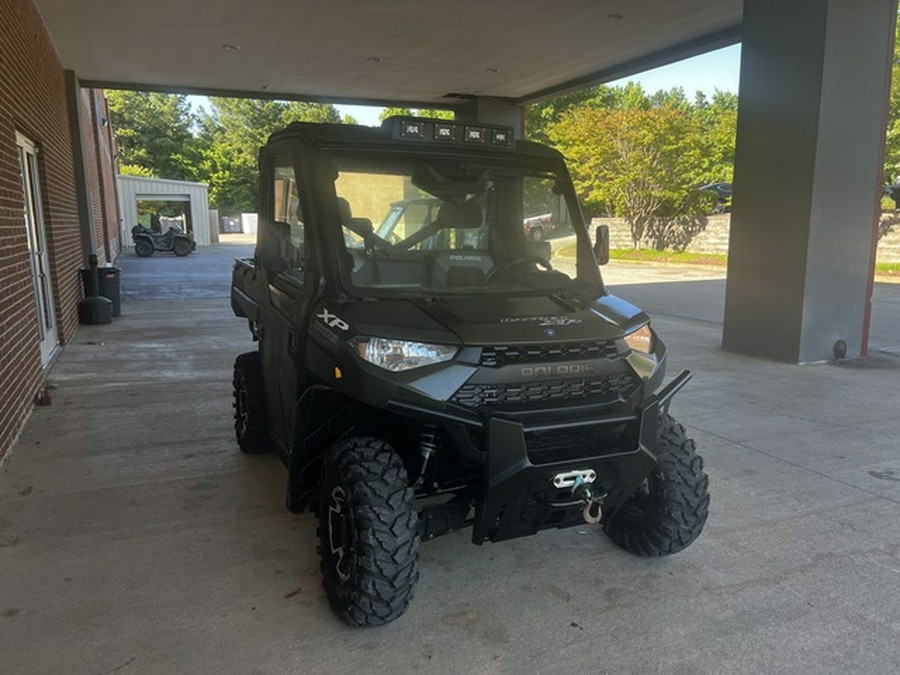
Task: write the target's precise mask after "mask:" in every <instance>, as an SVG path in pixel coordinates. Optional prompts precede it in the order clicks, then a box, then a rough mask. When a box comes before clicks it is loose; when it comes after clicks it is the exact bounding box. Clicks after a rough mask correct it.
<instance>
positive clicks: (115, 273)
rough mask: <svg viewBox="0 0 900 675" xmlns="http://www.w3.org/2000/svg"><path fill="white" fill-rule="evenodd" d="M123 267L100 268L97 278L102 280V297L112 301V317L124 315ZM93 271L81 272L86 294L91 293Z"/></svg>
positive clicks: (85, 270) (84, 270)
mask: <svg viewBox="0 0 900 675" xmlns="http://www.w3.org/2000/svg"><path fill="white" fill-rule="evenodd" d="M121 274H122V268H121V267H98V268H97V276H98V277H99V279H100V289H99V291H100V295H101V297H104V298H107V299H108V300H110V301H112V315H113V316H119V315H121V314H122V291H121V284H120V279H119V277H120V275H121ZM90 277H91V270H90V269H82V270H81V283H83V284H84V293H85V295H87V294H88V293H90V283H91V280H90Z"/></svg>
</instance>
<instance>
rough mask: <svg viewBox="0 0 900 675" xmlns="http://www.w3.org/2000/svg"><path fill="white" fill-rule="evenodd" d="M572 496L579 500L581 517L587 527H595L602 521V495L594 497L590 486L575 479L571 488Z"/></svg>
mask: <svg viewBox="0 0 900 675" xmlns="http://www.w3.org/2000/svg"><path fill="white" fill-rule="evenodd" d="M572 494H573V495H574V496H575V497H577V498H578V499H580V500H581V502H582V503H583V504H584V508H583V509H582V510H581V517H582V518H584V522H585V523H587V524H588V525H596V524H597V523H599V522H600V521H601V520H602V519H603V498H604V497H606V495H605V494H603V495H599V496H598V495H596V494H595V493H594V491H593V490H592V489H591V484H590V483H586V482H584V481H583V480H581V479H576V481H575V486H574V487H573V488H572Z"/></svg>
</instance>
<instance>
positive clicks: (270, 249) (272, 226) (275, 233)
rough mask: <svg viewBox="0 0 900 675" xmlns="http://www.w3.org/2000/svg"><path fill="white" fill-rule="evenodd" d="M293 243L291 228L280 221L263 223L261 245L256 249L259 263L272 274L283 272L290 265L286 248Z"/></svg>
mask: <svg viewBox="0 0 900 675" xmlns="http://www.w3.org/2000/svg"><path fill="white" fill-rule="evenodd" d="M290 241H291V226H290V225H289V224H288V223H284V222H282V221H280V220H275V221H272V222H270V223H263V225H262V232H260V238H259V245H258V246H257V249H256V255H257V262H258V263H259V265H260V266H261V267H263V268H264V269H267V270H269V271H270V272H283V271H284V270H286V269H287V267H288V264H287V260H286V258H285V255H284V254H285V248H286V246H287V244H289V243H290Z"/></svg>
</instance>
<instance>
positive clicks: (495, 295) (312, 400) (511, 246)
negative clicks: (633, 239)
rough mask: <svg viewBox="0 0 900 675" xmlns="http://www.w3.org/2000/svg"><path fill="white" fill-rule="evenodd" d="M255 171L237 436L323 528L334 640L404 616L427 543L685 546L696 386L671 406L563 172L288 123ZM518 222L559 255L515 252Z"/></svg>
mask: <svg viewBox="0 0 900 675" xmlns="http://www.w3.org/2000/svg"><path fill="white" fill-rule="evenodd" d="M260 169H261V181H260V186H261V189H260V195H259V203H258V208H259V215H260V228H259V235H258V243H257V248H256V253H255V256H254V258H253V259H252V260H251V259H248V260H237V261H236V263H235V268H234V279H233V287H232V295H231V302H232V307H233V309H234V312H235V314H236V315H237V316H239V317H245V318H246V319H247V320H248V321H249V326H250V331H251V333H252V335H253V338H254V339H255V340H257V341H258V342H259V348H258V350H254V351H251V352H248V353H246V354H241V355H240V356H238V357H237V361H236V362H235V367H234V397H235V400H234V408H235V429H236V432H237V440H238V443H239V445H240V447H241V449H242V450H244V451H245V452H249V453H259V452H266V451H269V450H270V449H274V450H275V451H276V452H277V453H278V454H279V456H280V457H281V459H282V460H283V462H284V463H285V465H286V466H287V469H288V478H287V495H286V501H287V508H288V509H289V510H290V511H292V512H295V513H298V512H302V511H304V510H312V511H315V512H316V514H317V516H318V535H319V540H320V553H321V568H322V574H323V576H324V585H325V590H326V594H327V597H328V600H329V602H330V604H331V607H332V609H333V610H334V613H335V614H336V615H337V616H338V617H339V618H340V619H341V620H342V621H344V622H346V623H348V624H351V625H358V626H362V625H368V626H374V625H379V624H384V623H386V622H388V621H391V620H393V619H396V618H397V617H398V616H400V615H401V614H402V613H403V612H404V611H405V610H406V608H407V606H408V605H409V602H410V600H411V598H412V594H413V588H414V586H415V584H416V581H417V579H418V576H419V564H418V550H419V544H420V542H421V541H422V540H427V539H431V538H433V537H436V536H439V535H441V534H445V533H448V532H453V531H455V530H458V529H461V528H464V527H471V528H472V540H473V541H474V542H475V543H476V544H481V543H483V542H486V541H492V542H498V541H503V540H505V539H510V538H513V537H521V536H524V535H529V534H534V533H536V532H538V531H539V530H542V529H546V528H561V527H568V526H572V525H579V524H581V525H584V523H585V522H588V523H595V522H599V523H600V524H602V527H603V530H604V531H605V532H606V533H607V534H608V535H609V536H610V537H611V539H612V540H613V541H614V542H615V543H616V544H618V545H620V546H622V547H623V548H625V549H626V550H628V551H630V552H632V553H636V554H638V555H642V556H662V555H668V554H671V553H676V552H678V551H680V550H682V549H683V548H685V547H686V546H688V545H689V544H690V543H691V542H693V541H694V540H695V539H696V538H697V536H698V535H699V534H700V531H701V530H702V529H703V525H704V523H705V522H706V517H707V509H708V504H709V496H708V494H707V478H706V475H705V474H704V472H703V461H702V459H701V458H700V456H699V455H698V454H697V452H696V448H695V445H694V442H693V441H692V440H691V439H690V438H688V437H687V435H686V433H685V429H684V427H683V426H681V425H680V424H678V423H677V422H676V421H675V420H674V419H672V417H670V416H669V414H668V409H669V405H670V402H671V400H672V397H673V395H674V394H675V393H676V392H677V391H678V390H679V389H680V388H681V387H682V386H683V385H684V384H685V383H686V382H687V381H688V379H689V378H690V374H689V373H688V372H687V371H685V372H682V373H681V374H679V375H678V376H676V377H675V378H674V379H673V380H672V381H671V382H669V383H668V384H666V385H665V386H663V379H664V372H665V363H666V348H665V346H664V345H663V343H662V341H661V340H660V339H659V337H658V336H657V335H656V333H655V332H654V331H653V329H652V328H651V326H650V320H649V318H648V317H647V315H646V314H644V313H643V312H641V310H639V309H638V308H636V307H634V306H633V305H630V304H628V303H627V302H625V301H624V300H621V299H619V298H617V297H614V296H612V295H609V294H608V293H607V292H606V290H605V289H604V286H603V281H602V279H601V276H600V270H599V267H598V263H603V262H605V261H606V259H607V258H608V233H607V231H606V230H605V229H604V228H599V229H598V230H597V236H596V241H595V242H592V241H591V237H590V235H589V231H588V228H587V226H586V224H585V222H584V220H583V217H582V214H581V211H580V209H579V206H578V204H577V201H576V198H575V191H574V189H573V186H572V181H571V179H570V177H569V174H568V172H567V170H566V166H565V163H564V161H563V158H562V156H561V155H560V154H559V153H558V152H556V151H554V150H551V149H549V148H546V147H543V146H540V145H537V144H535V143H530V142H525V141H521V140H515V139H514V137H513V130H512V129H511V128H507V127H499V126H490V125H484V124H464V123H457V122H445V121H440V120H437V121H435V120H425V119H417V118H391V119H389V120H387V121H385V122H384V124H383V125H382V127H381V128H374V129H373V128H364V127H354V126H345V125H331V124H305V123H295V124H292V125H290V126H289V127H288V128H286V129H285V130H284V131H281V132H278V133H276V134H273V135H272V136H271V138H270V139H269V141H268V143H267V144H266V146H265V147H264V148H263V149H262V150H261V153H260ZM398 203H403V204H404V206H405V208H404V210H403V213H402V214H399V215H398V217H397V222H396V223H394V224H393V225H392V227H391V234H390V236H389V237H382V236H380V234H379V231H378V230H376V227H375V226H374V225H373V223H383V222H384V220H385V218H386V217H387V216H388V215H389V214H390V213H392V210H396V205H397V204H398ZM529 213H542V214H544V213H547V214H552V217H553V222H554V223H555V225H554V237H556V238H555V239H553V240H551V241H548V240H543V241H539V242H537V241H534V240H533V239H531V238H529V237H527V236H526V234H525V232H524V229H523V226H522V223H523V220H524V218H525V217H526V214H529Z"/></svg>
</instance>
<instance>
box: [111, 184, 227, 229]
mask: <svg viewBox="0 0 900 675" xmlns="http://www.w3.org/2000/svg"><path fill="white" fill-rule="evenodd" d="M116 179H117V182H118V189H119V208H120V209H121V213H122V242H123V243H124V244H125V245H126V246H128V245H130V242H131V228H132V227H134V226H135V225H137V224H138V208H137V203H138V201H160V202H189V203H190V206H189V210H190V219H191V226H192V229H193V232H194V240H195V241H196V242H197V245H198V246H209V244H210V232H209V227H210V225H209V195H208V190H209V186H208V185H207V184H206V183H191V182H188V181H183V180H169V179H166V178H144V177H143V176H117V177H116Z"/></svg>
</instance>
